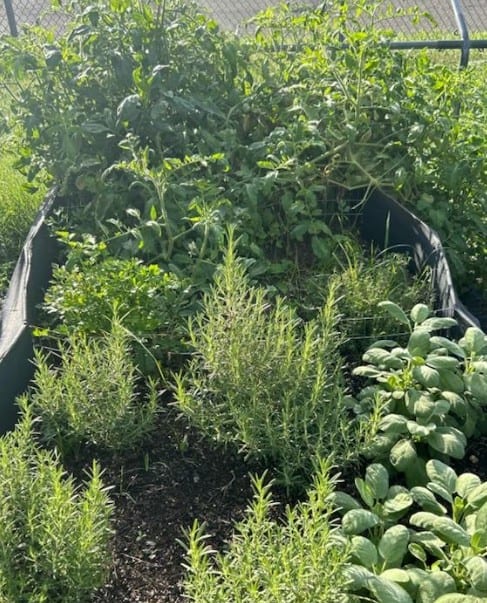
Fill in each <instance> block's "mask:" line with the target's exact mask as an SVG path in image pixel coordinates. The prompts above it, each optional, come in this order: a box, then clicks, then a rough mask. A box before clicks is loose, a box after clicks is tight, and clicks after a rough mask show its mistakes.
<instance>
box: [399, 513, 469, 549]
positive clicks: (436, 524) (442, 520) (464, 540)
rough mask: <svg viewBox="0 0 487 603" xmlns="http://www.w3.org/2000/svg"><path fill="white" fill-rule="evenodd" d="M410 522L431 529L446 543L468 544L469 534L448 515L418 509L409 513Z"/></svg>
mask: <svg viewBox="0 0 487 603" xmlns="http://www.w3.org/2000/svg"><path fill="white" fill-rule="evenodd" d="M409 522H410V524H411V525H413V526H417V527H419V528H424V529H426V530H431V531H432V532H433V533H435V534H437V535H438V536H439V537H440V538H441V539H442V540H444V541H445V542H446V543H448V544H457V545H459V546H469V545H470V536H469V535H468V533H467V532H466V531H465V530H464V529H463V528H462V527H461V526H460V525H458V524H457V523H456V522H455V521H453V519H450V518H449V517H440V516H438V515H434V514H433V513H428V512H427V511H420V512H419V513H414V514H413V515H411V518H410V520H409Z"/></svg>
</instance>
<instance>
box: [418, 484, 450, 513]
mask: <svg viewBox="0 0 487 603" xmlns="http://www.w3.org/2000/svg"><path fill="white" fill-rule="evenodd" d="M411 495H412V497H413V499H414V501H415V502H416V503H417V504H418V505H419V506H420V507H421V508H422V509H423V510H424V511H429V512H430V513H435V514H436V515H445V514H446V507H444V506H443V505H442V504H440V503H439V502H438V501H437V500H436V498H435V496H434V494H433V493H432V492H430V490H428V489H427V488H425V487H424V486H414V488H411Z"/></svg>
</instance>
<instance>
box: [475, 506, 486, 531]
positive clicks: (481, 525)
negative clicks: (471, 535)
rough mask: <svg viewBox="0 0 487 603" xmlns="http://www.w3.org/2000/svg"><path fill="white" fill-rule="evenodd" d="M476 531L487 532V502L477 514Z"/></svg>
mask: <svg viewBox="0 0 487 603" xmlns="http://www.w3.org/2000/svg"><path fill="white" fill-rule="evenodd" d="M475 529H476V530H481V531H483V532H487V502H485V503H484V504H483V505H482V506H481V507H480V509H479V510H478V511H477V513H476V516H475Z"/></svg>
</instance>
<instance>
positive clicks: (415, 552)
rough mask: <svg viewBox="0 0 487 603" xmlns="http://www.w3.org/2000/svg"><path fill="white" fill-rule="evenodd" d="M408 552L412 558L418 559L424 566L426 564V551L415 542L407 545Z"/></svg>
mask: <svg viewBox="0 0 487 603" xmlns="http://www.w3.org/2000/svg"><path fill="white" fill-rule="evenodd" d="M408 551H409V552H410V553H411V555H412V556H413V557H416V559H419V561H421V563H424V564H425V563H426V561H427V559H428V555H427V554H426V551H425V550H424V548H423V547H422V546H421V545H420V544H418V543H417V542H411V543H409V546H408Z"/></svg>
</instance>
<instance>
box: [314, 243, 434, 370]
mask: <svg viewBox="0 0 487 603" xmlns="http://www.w3.org/2000/svg"><path fill="white" fill-rule="evenodd" d="M408 262H409V258H408V256H406V255H404V254H397V253H385V254H381V255H375V254H372V255H370V256H367V255H366V254H365V253H364V252H363V250H362V249H361V248H360V247H359V245H358V244H353V243H350V244H347V245H346V247H345V261H342V260H341V259H340V258H339V261H338V264H339V268H338V269H336V270H335V271H334V272H333V274H332V275H331V276H330V277H329V278H328V281H327V287H326V288H325V290H324V294H323V295H324V296H326V295H328V292H329V291H334V295H335V297H336V299H337V309H338V311H339V313H340V329H341V331H342V333H344V335H345V341H344V342H343V344H342V346H341V352H342V354H343V355H345V356H346V357H347V358H350V359H352V360H353V361H355V360H359V357H360V355H361V354H362V353H363V350H364V349H365V348H367V347H368V346H369V345H370V343H371V342H372V341H373V340H374V339H380V338H383V337H384V336H386V337H390V336H392V335H393V336H394V337H397V338H398V339H399V341H401V336H400V334H399V332H398V324H397V321H395V320H394V319H393V318H392V317H391V316H390V315H389V314H388V313H387V312H386V311H385V310H382V309H381V308H380V307H379V308H378V304H379V302H381V301H382V300H384V299H389V300H391V301H395V302H397V303H400V304H401V306H402V307H403V308H404V309H405V310H406V311H408V310H410V309H411V308H412V307H413V306H414V305H415V304H417V303H420V302H424V303H426V304H429V303H430V302H431V301H432V295H433V294H432V290H431V279H430V273H429V272H425V273H424V274H423V275H420V276H414V277H413V276H412V275H411V273H410V272H409V270H408ZM399 330H400V329H399Z"/></svg>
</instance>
